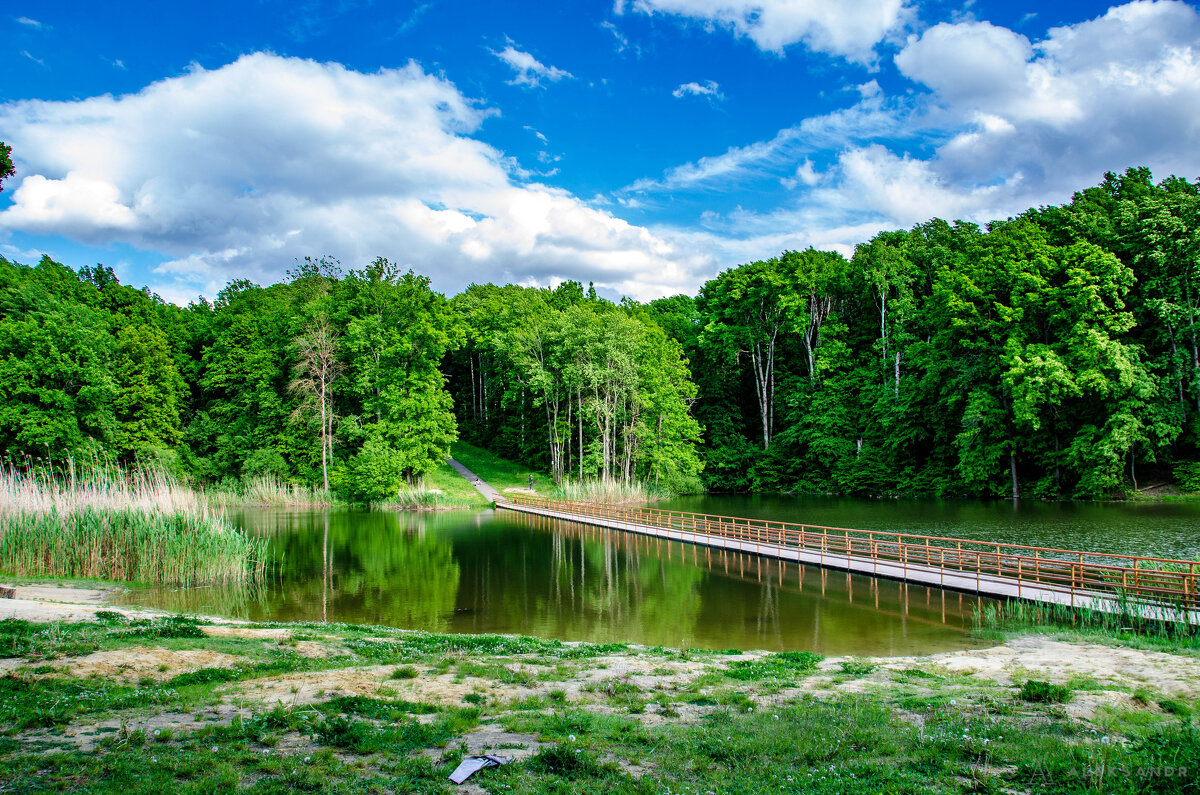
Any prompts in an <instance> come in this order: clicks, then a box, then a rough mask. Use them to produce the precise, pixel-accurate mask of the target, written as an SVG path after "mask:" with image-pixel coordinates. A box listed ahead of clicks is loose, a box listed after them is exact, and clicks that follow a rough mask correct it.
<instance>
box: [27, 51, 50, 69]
mask: <svg viewBox="0 0 1200 795" xmlns="http://www.w3.org/2000/svg"><path fill="white" fill-rule="evenodd" d="M21 54H22V55H24V56H25V57H26V58H28V59H29V60H31V61H33V62H34V63H35V64H37V65H38V66H45V65H46V62H45V61H43V60H42V59H41V58H37V57H35V56H34V55H33V53H31V52H30V51H29V50H21Z"/></svg>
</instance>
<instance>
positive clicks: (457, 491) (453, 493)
mask: <svg viewBox="0 0 1200 795" xmlns="http://www.w3.org/2000/svg"><path fill="white" fill-rule="evenodd" d="M488 504H489V503H488V501H487V500H485V499H484V498H483V495H482V494H480V493H479V492H478V491H476V490H475V487H474V486H472V485H471V484H470V483H468V482H467V480H466V479H465V478H464V477H463V476H462V475H460V474H458V473H457V472H455V471H454V470H453V469H452V468H451V467H450V465H449V464H447V463H445V462H442V463H441V464H439V465H438V467H437V468H436V469H434V470H433V471H432V472H429V473H428V474H426V475H425V477H424V478H423V479H422V480H421V482H420V483H418V484H417V485H416V486H414V487H412V488H402V489H400V494H399V495H398V496H397V498H396V499H395V500H390V501H389V502H388V503H387V504H386V505H385V506H384V507H387V508H394V509H398V510H409V511H444V510H454V509H460V508H475V509H478V508H485V507H487V505H488Z"/></svg>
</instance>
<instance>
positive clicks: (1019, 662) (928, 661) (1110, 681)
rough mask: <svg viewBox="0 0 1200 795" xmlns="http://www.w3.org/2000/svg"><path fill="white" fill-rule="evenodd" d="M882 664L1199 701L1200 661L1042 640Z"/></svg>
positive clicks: (1024, 639)
mask: <svg viewBox="0 0 1200 795" xmlns="http://www.w3.org/2000/svg"><path fill="white" fill-rule="evenodd" d="M879 663H880V665H881V667H883V668H888V669H892V670H902V669H905V668H911V667H914V666H925V667H929V666H932V668H931V670H937V669H938V668H941V669H943V670H944V671H945V672H946V673H952V674H971V675H973V676H977V677H980V678H982V679H991V680H994V681H995V682H997V683H998V684H1001V685H1013V684H1017V683H1020V682H1023V681H1024V680H1026V679H1029V678H1034V679H1045V680H1047V681H1050V682H1055V683H1057V684H1063V683H1065V682H1066V681H1067V680H1069V679H1070V678H1071V677H1073V676H1074V677H1091V678H1092V679H1095V680H1096V682H1097V683H1099V684H1100V685H1102V686H1104V685H1108V686H1113V687H1130V688H1136V687H1138V686H1147V687H1150V688H1152V689H1153V690H1156V691H1159V692H1162V693H1164V694H1167V695H1171V696H1184V697H1187V698H1193V699H1195V698H1200V659H1197V658H1196V657H1191V656H1186V655H1180V654H1167V653H1165V652H1156V651H1144V650H1141V649H1131V648H1123V647H1118V646H1103V645H1100V644H1095V643H1073V642H1066V641H1059V640H1053V639H1051V638H1047V637H1044V636H1041V635H1027V636H1024V637H1019V638H1014V639H1013V640H1011V641H1008V642H1007V643H1004V644H1002V645H1000V646H995V647H993V648H990V649H971V650H968V651H956V652H947V653H945V654H934V655H930V656H928V657H896V658H887V659H882V660H879Z"/></svg>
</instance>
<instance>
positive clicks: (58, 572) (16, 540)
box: [0, 459, 267, 585]
mask: <svg viewBox="0 0 1200 795" xmlns="http://www.w3.org/2000/svg"><path fill="white" fill-rule="evenodd" d="M266 553H267V549H266V542H265V541H261V540H257V539H253V538H251V537H250V536H249V535H248V534H247V533H245V531H243V530H240V529H238V528H235V527H234V526H232V525H231V524H229V523H228V522H227V521H226V520H225V518H224V517H223V516H222V515H220V514H218V513H216V512H215V511H213V510H212V509H211V508H209V507H208V506H207V504H206V503H205V501H204V500H203V499H202V498H201V497H200V496H199V495H197V494H196V492H194V491H192V490H191V489H189V488H187V487H186V486H183V485H181V484H179V483H177V482H175V481H174V480H173V479H172V478H170V477H169V476H167V475H166V474H164V473H162V472H160V471H156V470H148V469H126V468H122V467H119V466H116V465H112V464H107V463H100V462H97V461H90V462H87V464H86V465H84V466H80V465H79V464H78V463H77V462H76V461H74V460H72V459H67V460H66V461H64V462H62V463H61V465H60V466H58V467H55V468H53V469H52V468H51V467H50V466H27V467H23V468H17V467H16V466H13V465H9V466H8V467H5V468H3V469H0V570H3V571H4V572H6V573H8V574H11V575H17V576H37V577H86V578H94V579H103V580H118V581H132V582H146V583H170V584H180V585H193V584H201V583H210V582H241V581H246V580H252V579H255V578H257V577H259V576H261V575H262V574H263V572H264V570H265V567H266V560H267V554H266Z"/></svg>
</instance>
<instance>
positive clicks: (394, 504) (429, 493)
mask: <svg viewBox="0 0 1200 795" xmlns="http://www.w3.org/2000/svg"><path fill="white" fill-rule="evenodd" d="M383 507H385V508H392V509H395V510H401V511H448V510H452V509H455V508H467V507H470V503H469V502H468V501H467V500H464V499H463V498H462V497H459V496H455V495H452V494H446V493H445V492H443V491H440V490H439V489H434V488H428V487H425V486H415V487H413V488H407V487H403V488H401V489H400V491H399V492H398V493H397V494H396V496H395V497H394V498H393V499H390V500H388V501H387V502H385V503H384V504H383Z"/></svg>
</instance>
